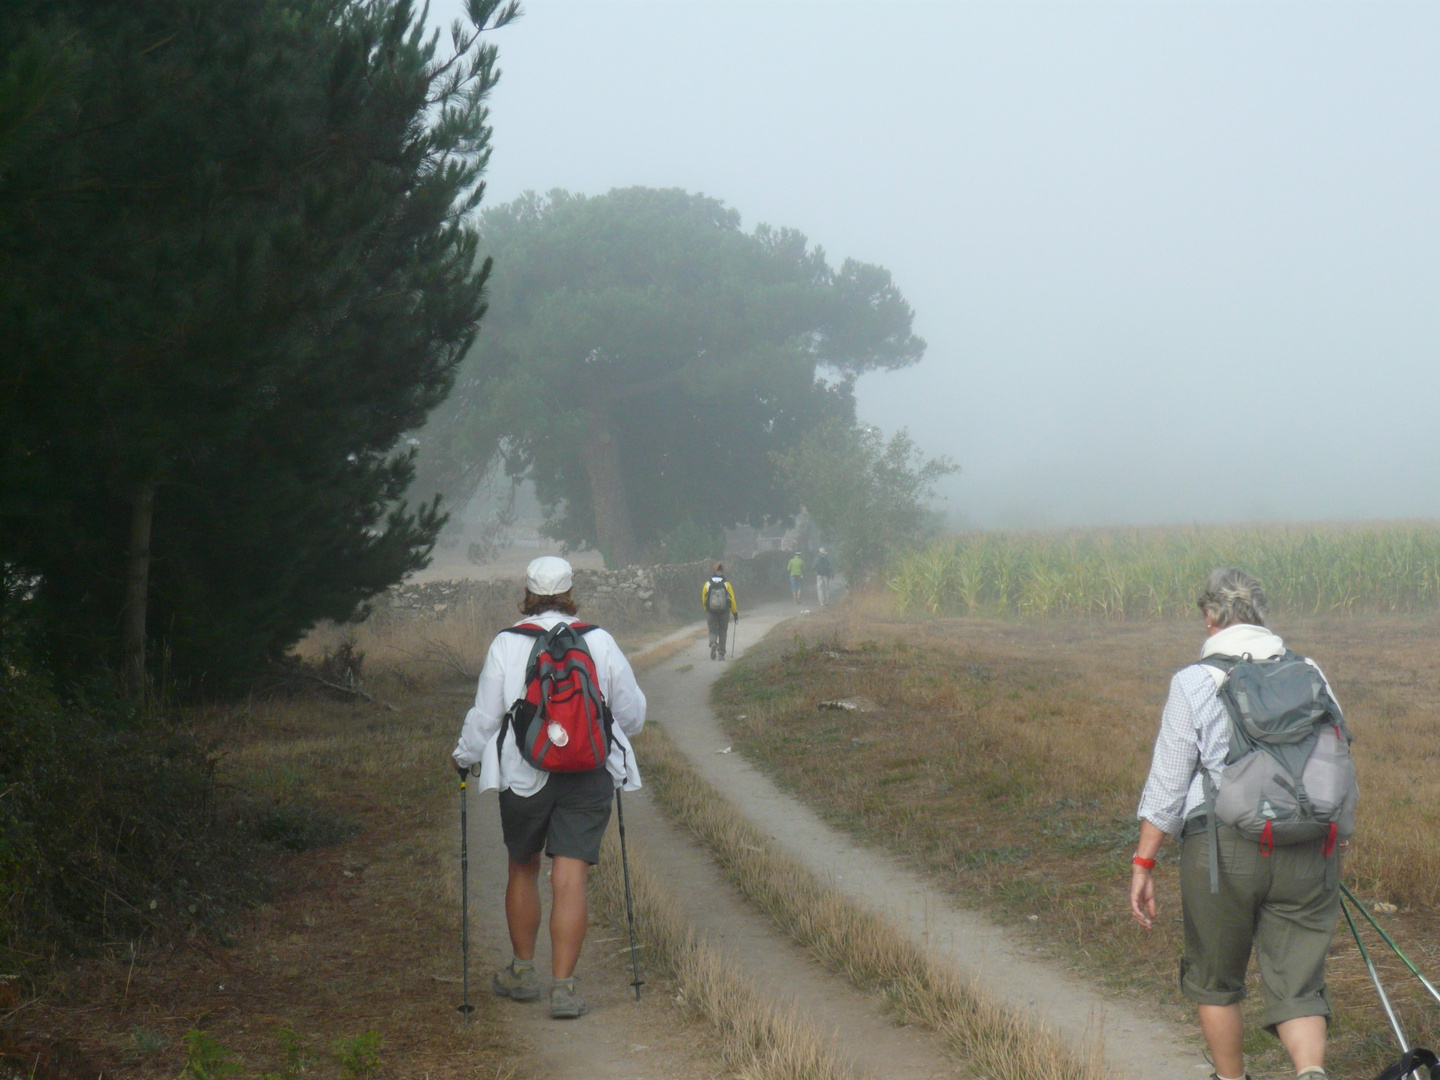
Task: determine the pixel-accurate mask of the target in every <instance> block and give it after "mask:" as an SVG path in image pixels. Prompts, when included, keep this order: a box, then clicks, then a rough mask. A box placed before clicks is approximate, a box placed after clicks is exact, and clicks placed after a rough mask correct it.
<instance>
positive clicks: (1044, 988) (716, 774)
mask: <svg viewBox="0 0 1440 1080" xmlns="http://www.w3.org/2000/svg"><path fill="white" fill-rule="evenodd" d="M793 616H794V609H793V608H792V607H790V606H789V605H774V606H771V607H769V608H763V609H759V610H757V611H754V612H753V613H752V614H751V615H750V616H749V617H748V618H747V619H745V620H744V621H743V622H742V623H741V624H740V625H741V630H742V637H741V646H742V652H743V649H744V647H746V646H748V645H750V644H753V643H754V642H756V641H758V640H759V639H760V638H761V637H763V636H764V635H765V634H766V633H767V632H768V631H769V630H770V629H771V628H773V627H774V626H775V625H776V624H777V623H779V622H782V621H784V620H785V619H788V618H791V617H793ZM722 670H723V665H721V664H717V663H711V662H710V660H709V659H708V654H707V652H706V647H705V644H704V642H703V641H697V642H696V643H695V644H693V645H691V646H689V647H688V648H686V649H684V650H682V651H680V652H677V653H676V654H675V655H674V656H673V657H671V658H669V659H667V660H666V661H664V662H663V663H661V664H659V665H658V666H657V667H655V668H653V669H651V670H650V671H648V672H646V673H645V675H644V676H643V678H642V683H643V685H644V687H645V691H646V694H647V695H648V696H649V701H650V716H651V718H652V720H653V721H655V722H658V723H661V724H663V725H664V727H665V729H666V731H667V732H668V733H669V735H670V736H671V738H672V739H673V740H674V742H675V743H676V745H677V746H678V747H679V748H680V749H681V750H682V751H684V753H685V754H686V755H687V756H688V757H689V758H690V760H691V761H692V763H693V764H694V765H695V767H696V768H697V769H698V770H699V772H700V773H701V775H703V776H704V777H705V778H706V779H707V780H708V781H709V782H710V783H711V784H713V785H714V786H715V787H716V788H717V789H718V790H719V791H720V792H721V793H722V794H723V795H725V796H726V798H728V799H729V800H730V801H731V802H732V803H733V804H734V805H735V806H736V807H739V808H740V809H741V810H742V811H743V812H744V813H745V814H746V815H747V816H748V817H749V818H750V819H751V820H752V821H753V822H755V824H756V825H758V826H759V827H760V828H761V829H762V830H764V831H765V832H767V833H769V834H770V835H771V836H772V837H773V838H774V839H775V840H776V841H778V842H779V843H781V844H783V845H784V846H785V847H786V848H787V849H789V851H790V852H791V853H792V854H793V855H795V856H796V857H798V858H799V859H800V860H801V861H803V862H804V863H805V864H806V865H808V866H809V867H810V868H811V869H812V870H815V871H816V872H818V873H820V874H822V875H825V876H827V877H829V878H831V879H832V880H833V881H834V882H835V884H836V886H838V887H839V888H841V889H842V890H844V891H845V892H846V893H847V894H848V895H850V896H851V897H853V898H854V899H856V900H859V901H861V902H863V903H865V904H866V905H868V906H870V907H871V908H872V909H875V910H879V911H883V912H886V913H888V914H889V915H890V916H891V917H892V918H894V919H895V920H896V921H897V922H898V923H899V924H900V926H902V927H904V928H906V929H908V930H909V932H910V934H911V935H912V937H913V938H914V939H915V940H916V941H917V942H918V943H920V944H921V945H923V946H925V947H926V948H928V949H930V950H931V951H932V952H933V953H934V954H935V955H937V956H939V957H941V958H943V959H946V960H948V961H950V962H952V963H954V964H955V965H956V966H957V967H958V968H960V970H962V971H963V972H965V973H967V974H969V975H971V976H972V977H974V978H975V979H976V980H977V982H979V983H980V985H981V986H982V987H983V988H984V989H985V990H986V991H987V992H989V993H990V994H991V995H993V996H994V997H995V998H997V999H999V1000H1001V1001H1003V1002H1006V1003H1008V1004H1010V1005H1012V1006H1014V1007H1017V1008H1020V1009H1022V1010H1028V1011H1031V1012H1032V1013H1033V1014H1034V1015H1036V1016H1037V1017H1039V1018H1041V1019H1042V1020H1043V1021H1044V1022H1046V1023H1047V1024H1049V1025H1050V1026H1051V1027H1053V1028H1054V1029H1056V1030H1058V1031H1060V1032H1062V1033H1064V1034H1065V1035H1067V1036H1068V1037H1070V1038H1072V1039H1073V1040H1075V1041H1077V1042H1082V1041H1088V1040H1093V1039H1094V1038H1095V1037H1096V1036H1097V1035H1098V1036H1099V1037H1100V1038H1102V1039H1103V1040H1104V1043H1103V1045H1104V1051H1105V1057H1106V1059H1107V1061H1108V1062H1109V1063H1110V1064H1111V1065H1112V1067H1113V1068H1115V1069H1116V1070H1117V1071H1118V1072H1120V1073H1123V1074H1128V1075H1131V1076H1134V1077H1137V1078H1144V1080H1158V1078H1162V1077H1194V1076H1198V1075H1200V1074H1201V1071H1202V1070H1207V1069H1209V1067H1210V1066H1209V1065H1208V1064H1207V1063H1206V1062H1205V1061H1204V1059H1203V1057H1202V1056H1201V1054H1200V1052H1199V1048H1198V1045H1197V1044H1196V1043H1194V1042H1191V1041H1188V1040H1187V1035H1186V1034H1185V1033H1182V1032H1180V1031H1179V1030H1177V1029H1176V1028H1175V1027H1174V1026H1173V1025H1170V1024H1168V1023H1165V1022H1162V1021H1159V1020H1157V1019H1155V1018H1152V1017H1146V1016H1144V1015H1141V1014H1140V1013H1138V1012H1136V1011H1135V1010H1134V1009H1133V1008H1132V1007H1130V1006H1128V1005H1127V1004H1125V1003H1123V1002H1119V1001H1116V1000H1114V999H1111V998H1107V997H1105V996H1104V995H1102V994H1101V993H1099V992H1098V991H1096V990H1095V989H1093V988H1092V987H1090V986H1088V985H1086V984H1084V983H1082V982H1080V981H1079V980H1077V979H1075V978H1074V977H1072V976H1071V975H1069V974H1068V973H1065V972H1063V971H1060V970H1059V969H1057V968H1055V967H1052V966H1050V965H1047V964H1045V963H1042V962H1040V961H1037V960H1036V959H1034V958H1033V955H1026V953H1027V952H1028V951H1029V950H1028V948H1027V947H1026V946H1023V945H1020V944H1017V943H1015V942H1013V941H1011V940H1010V939H1009V937H1008V936H1007V935H1006V934H1005V933H1004V931H1003V930H1002V929H1001V928H999V927H997V926H996V925H995V924H994V923H992V922H990V921H989V920H988V919H986V918H984V917H983V916H981V915H978V914H976V913H974V912H971V911H965V910H962V909H959V908H957V907H955V906H954V904H953V903H952V902H951V900H950V899H949V898H948V897H946V896H945V895H943V894H942V893H941V892H939V890H937V889H936V888H934V886H932V885H930V884H929V883H928V882H926V881H925V880H924V879H923V878H922V877H920V876H919V875H918V874H915V873H913V872H911V871H910V870H908V869H906V868H905V867H903V866H902V865H900V864H899V863H898V862H897V861H895V860H891V859H888V858H886V857H885V856H884V855H882V854H881V853H879V852H877V851H875V850H873V849H870V848H867V847H862V846H860V845H858V844H856V843H855V842H854V841H852V840H851V839H850V838H849V837H847V836H845V835H844V834H842V833H840V832H839V831H837V830H835V829H833V828H831V827H830V826H829V825H827V824H826V823H825V822H824V821H822V820H821V819H820V818H819V817H818V815H816V814H815V813H814V811H812V810H811V809H810V808H809V807H807V806H805V805H804V804H803V803H801V802H800V801H798V800H797V799H795V798H793V797H792V796H790V795H787V794H786V793H784V792H782V791H780V790H779V789H778V788H777V787H776V786H775V785H774V783H772V782H771V781H770V779H769V778H768V777H766V776H764V775H763V774H762V773H760V772H759V771H758V770H757V769H755V768H754V767H753V766H752V765H751V764H750V763H749V762H747V761H746V760H745V759H744V758H743V757H741V755H740V754H738V753H730V754H724V753H720V751H722V750H724V749H725V747H726V746H727V745H728V739H727V738H726V736H725V732H724V730H723V729H722V728H721V726H720V723H719V721H718V719H717V718H716V717H715V715H714V713H713V712H712V710H711V708H710V700H709V689H710V685H711V683H712V682H714V680H715V679H716V678H717V677H718V675H719V674H720V672H721V671H722ZM677 877H678V875H677ZM752 956H753V951H752ZM750 962H752V961H751V960H750V959H747V960H746V963H747V964H748V963H750ZM753 962H755V963H757V964H759V963H760V962H761V961H760V960H759V958H755V959H754V961H753ZM831 978H832V979H834V978H835V977H833V976H831ZM837 981H838V980H837ZM824 1015H825V1014H823V1013H820V1014H816V1019H817V1022H818V1026H820V1027H822V1029H823V1028H824V1027H825V1026H826V1025H825V1021H824ZM877 1075H900V1074H898V1073H896V1072H894V1071H889V1072H881V1073H878V1074H877ZM922 1075H923V1074H922Z"/></svg>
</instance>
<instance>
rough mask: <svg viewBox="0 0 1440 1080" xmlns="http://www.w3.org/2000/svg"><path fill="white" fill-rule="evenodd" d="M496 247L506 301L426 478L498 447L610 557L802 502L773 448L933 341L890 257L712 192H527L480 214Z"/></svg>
mask: <svg viewBox="0 0 1440 1080" xmlns="http://www.w3.org/2000/svg"><path fill="white" fill-rule="evenodd" d="M482 247H483V248H484V250H486V251H487V252H489V253H490V254H492V255H493V256H494V258H495V265H496V275H495V281H494V295H493V298H492V299H493V304H492V309H491V312H490V315H489V316H488V317H487V321H486V329H485V333H484V334H483V335H482V336H481V338H480V339H479V341H478V342H477V345H476V349H475V352H474V355H473V356H472V357H470V358H469V359H468V360H467V362H466V364H465V367H464V368H463V371H462V374H461V377H460V382H459V386H458V388H457V390H456V393H455V394H454V396H453V397H452V399H451V400H450V401H449V402H447V404H446V405H445V407H444V408H443V409H442V410H440V411H439V412H437V414H436V419H435V420H434V421H433V422H432V424H431V426H430V428H428V429H427V430H426V431H425V432H423V433H422V436H421V437H422V439H424V440H425V444H426V449H425V468H424V471H423V472H422V475H421V482H422V483H425V484H431V485H435V487H439V488H442V489H447V490H448V491H450V492H451V493H452V494H455V495H457V496H459V497H462V498H463V497H464V496H465V495H468V494H469V489H470V487H471V485H473V483H474V482H475V481H476V480H478V477H479V475H480V474H481V473H483V470H484V469H485V467H486V466H487V465H488V463H489V462H490V460H491V458H492V457H493V455H494V454H495V453H496V452H497V447H498V448H499V452H500V453H502V454H503V455H504V457H505V460H506V465H507V468H508V469H509V471H510V472H511V474H512V475H514V476H528V477H530V478H531V479H533V481H534V483H535V486H536V490H537V492H538V493H539V495H540V498H541V500H542V502H543V503H544V504H545V505H546V506H547V507H548V508H549V510H550V511H551V517H550V521H549V528H550V531H551V534H552V535H553V536H555V537H556V538H557V539H561V540H564V541H566V542H567V543H569V544H571V545H575V546H579V545H581V544H588V545H590V546H594V547H598V548H599V549H600V550H601V551H603V552H604V555H605V559H606V562H607V563H611V564H620V565H623V564H625V563H629V562H634V561H637V560H638V559H639V558H641V557H642V556H643V555H645V554H646V553H649V554H651V555H653V554H655V553H656V551H657V550H658V548H659V547H660V546H661V544H662V541H663V540H664V538H665V537H666V536H667V535H670V536H675V537H678V536H680V535H682V534H685V535H688V534H691V533H694V532H697V531H698V532H700V533H703V534H706V535H712V536H713V535H718V533H719V531H720V529H721V528H722V527H724V526H728V525H733V524H735V523H737V522H741V521H750V522H752V523H754V524H760V523H761V521H762V520H763V519H765V518H766V517H771V518H777V517H781V518H783V517H785V516H786V515H789V514H793V513H794V511H795V509H796V504H795V501H794V496H793V494H792V493H791V492H790V491H789V490H788V489H787V488H786V487H785V486H784V484H783V483H782V482H781V480H780V477H779V475H778V473H777V470H776V466H775V463H774V458H773V455H774V454H775V453H777V452H782V451H785V450H787V449H789V448H791V447H793V446H795V445H796V444H797V442H798V441H799V439H800V437H801V436H802V435H803V434H804V432H806V431H808V430H811V429H812V428H814V427H815V426H816V425H818V424H821V423H822V422H824V421H826V420H830V419H840V420H848V419H851V418H853V415H854V400H853V393H852V390H853V386H854V381H855V379H856V378H857V377H858V376H859V375H860V374H861V373H863V372H865V371H872V370H883V369H888V368H898V367H903V366H905V365H907V364H911V363H914V362H915V361H916V360H918V359H919V358H920V356H921V354H922V353H923V351H924V348H925V343H924V342H923V341H922V340H920V339H919V338H918V337H916V336H915V335H914V334H913V333H912V332H911V323H912V313H911V310H910V306H909V304H907V303H906V301H905V298H904V297H903V296H902V295H901V294H900V291H899V289H897V288H896V287H895V285H894V284H893V282H892V281H891V279H890V275H889V273H888V272H887V271H886V270H884V269H883V268H881V267H878V266H872V265H867V264H863V263H858V262H855V261H853V260H847V261H846V262H844V263H843V264H842V265H841V266H840V267H839V269H835V268H832V267H831V266H830V265H829V263H828V262H827V261H826V258H825V253H824V252H823V251H822V250H820V249H819V248H816V247H812V246H810V245H809V243H808V242H807V241H806V238H805V237H804V236H803V235H801V234H800V233H798V232H795V231H794V230H790V229H772V228H768V227H766V226H763V225H762V226H760V227H758V228H756V229H755V230H753V231H752V232H745V231H743V230H742V229H741V228H740V217H739V214H738V213H736V212H735V211H734V210H733V209H731V208H729V207H727V206H725V205H724V204H723V203H722V202H720V201H719V200H717V199H712V198H708V197H706V196H703V195H693V194H689V193H687V192H683V191H674V190H670V191H657V190H651V189H646V188H631V189H626V190H620V191H613V192H610V193H609V194H608V195H603V196H598V197H593V198H586V197H583V196H578V195H570V194H567V193H565V192H559V191H557V192H552V193H551V194H549V195H547V196H544V197H539V196H535V195H529V196H526V197H524V198H521V199H519V200H517V201H515V202H513V203H510V204H508V205H505V206H501V207H497V208H495V209H492V210H490V211H488V212H487V213H486V214H485V215H484V216H483V218H482ZM826 376H828V378H827V377H826ZM424 490H433V488H425V489H424Z"/></svg>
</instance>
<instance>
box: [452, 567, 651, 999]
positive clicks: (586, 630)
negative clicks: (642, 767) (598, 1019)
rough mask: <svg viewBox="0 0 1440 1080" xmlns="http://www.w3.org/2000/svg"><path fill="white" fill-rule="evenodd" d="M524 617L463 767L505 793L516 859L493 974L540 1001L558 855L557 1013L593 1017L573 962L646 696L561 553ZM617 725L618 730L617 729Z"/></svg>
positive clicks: (539, 573)
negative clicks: (542, 952)
mask: <svg viewBox="0 0 1440 1080" xmlns="http://www.w3.org/2000/svg"><path fill="white" fill-rule="evenodd" d="M520 612H521V614H522V615H523V616H524V617H523V618H522V619H521V620H520V621H519V622H518V623H516V624H515V625H514V626H511V627H507V628H506V629H505V630H502V631H501V632H500V633H498V634H496V635H495V640H494V641H492V642H491V643H490V651H489V653H488V654H487V655H486V657H485V666H484V668H483V669H482V670H481V672H480V684H479V687H478V689H477V690H476V692H475V707H474V708H473V709H471V710H470V711H469V712H468V713H467V714H466V715H465V724H464V727H463V728H462V729H461V731H460V741H459V743H458V744H457V745H456V747H455V753H454V755H453V756H454V760H455V766H456V768H458V769H459V770H461V771H462V772H464V771H465V770H467V769H473V767H474V766H475V765H477V764H478V765H479V767H480V790H482V791H486V790H488V789H490V788H498V789H499V790H500V827H501V831H502V833H503V834H504V837H505V847H506V848H507V849H508V851H509V854H510V877H509V882H508V883H507V885H506V887H505V921H506V923H507V925H508V926H509V928H510V943H511V946H512V947H513V949H514V958H513V959H512V960H511V961H510V962H509V963H508V964H506V965H505V966H504V967H502V968H501V969H500V970H499V971H497V972H496V973H495V977H494V979H493V980H492V982H491V988H492V989H493V990H494V992H495V993H496V994H498V995H499V996H501V997H508V998H512V999H514V1000H515V1001H534V1000H535V999H536V998H538V997H539V996H540V981H539V978H538V976H537V975H536V973H535V940H536V938H537V937H538V935H539V933H540V854H541V852H542V851H543V852H544V853H545V854H546V855H548V856H549V857H550V859H551V864H550V884H551V888H552V890H553V892H554V899H553V902H552V905H551V909H550V953H551V959H550V970H551V974H552V975H553V976H554V982H553V984H552V986H551V989H550V1015H551V1016H552V1017H554V1018H556V1019H568V1018H572V1017H576V1016H580V1015H582V1014H584V1012H585V1002H584V1000H583V999H582V998H581V997H580V996H579V994H578V993H577V992H576V989H575V965H576V962H577V961H578V960H579V959H580V946H581V945H582V944H583V943H584V941H585V926H586V921H587V918H588V911H587V908H586V901H585V883H586V881H587V879H588V877H589V874H590V867H592V866H594V865H595V864H596V863H597V862H599V861H600V838H601V837H602V836H603V835H604V833H605V827H606V825H608V824H609V822H610V802H611V800H612V799H613V798H614V794H615V789H616V787H619V786H621V785H623V786H624V789H625V790H626V791H634V790H635V789H637V788H638V787H639V786H640V772H639V770H638V769H637V768H636V766H635V755H634V753H633V752H632V751H631V749H630V740H629V736H634V735H637V734H639V732H640V729H641V728H642V727H644V726H645V695H644V694H643V693H642V692H641V690H640V687H639V686H637V685H636V683H635V674H634V672H632V671H631V670H630V662H629V661H628V660H626V659H625V655H624V653H622V652H621V651H620V647H619V646H618V645H616V644H615V639H614V638H612V637H611V636H610V635H609V634H608V633H606V632H605V631H604V630H601V629H600V628H599V627H595V626H588V625H586V624H585V623H582V622H580V621H579V620H578V619H576V618H575V597H574V593H573V591H572V589H571V571H570V564H569V563H568V562H566V561H565V560H564V559H560V558H556V557H555V556H553V555H546V556H542V557H541V558H538V559H536V560H535V561H534V562H532V563H531V564H530V566H529V568H528V569H527V570H526V572H525V599H524V601H523V602H522V604H521V605H520ZM612 721H613V723H612Z"/></svg>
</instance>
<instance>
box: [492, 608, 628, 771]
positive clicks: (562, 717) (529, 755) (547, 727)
mask: <svg viewBox="0 0 1440 1080" xmlns="http://www.w3.org/2000/svg"><path fill="white" fill-rule="evenodd" d="M594 629H595V627H594V626H591V625H588V624H586V623H567V622H558V623H556V624H555V625H554V626H553V627H551V628H550V629H549V630H546V629H545V628H543V627H540V626H536V625H534V624H533V623H519V624H517V625H515V626H510V627H506V629H505V630H504V631H503V632H504V633H510V634H523V635H525V636H526V637H532V638H534V639H535V647H534V648H533V649H531V650H530V661H529V663H528V664H527V665H526V667H525V694H524V696H523V697H520V698H517V699H516V701H515V703H514V704H513V705H511V706H510V711H509V712H507V713H506V714H505V719H504V721H503V722H502V723H501V726H500V739H499V742H498V743H497V750H498V749H503V748H504V746H505V736H506V735H507V734H508V733H509V732H510V731H512V730H513V731H514V733H515V744H516V746H517V748H518V749H519V751H520V756H521V757H522V758H524V759H525V760H526V761H527V762H529V763H530V764H531V765H533V766H534V767H535V768H537V769H541V770H543V771H545V772H589V771H591V770H592V769H599V768H602V767H603V766H604V765H605V759H606V758H607V757H608V756H609V754H610V741H611V728H612V726H613V723H614V721H613V720H612V718H611V715H610V707H609V706H608V705H606V704H605V697H604V695H603V694H601V692H600V679H599V673H598V672H597V671H596V669H595V659H594V657H592V656H591V655H590V649H589V648H588V647H587V646H586V644H585V635H586V634H588V633H589V632H590V631H591V630H594Z"/></svg>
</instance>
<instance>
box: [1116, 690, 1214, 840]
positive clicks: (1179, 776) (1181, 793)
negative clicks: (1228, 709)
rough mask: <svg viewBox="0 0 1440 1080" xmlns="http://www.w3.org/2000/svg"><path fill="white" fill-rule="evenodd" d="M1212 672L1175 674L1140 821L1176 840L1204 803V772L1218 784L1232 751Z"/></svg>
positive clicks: (1141, 806)
mask: <svg viewBox="0 0 1440 1080" xmlns="http://www.w3.org/2000/svg"><path fill="white" fill-rule="evenodd" d="M1213 670H1214V669H1213V668H1210V667H1202V666H1201V665H1200V664H1191V665H1190V666H1189V667H1187V668H1181V669H1180V670H1179V671H1178V672H1176V673H1175V677H1174V678H1173V679H1171V680H1170V697H1169V698H1168V699H1167V700H1166V702H1165V711H1164V712H1163V713H1162V714H1161V716H1160V734H1159V736H1158V737H1157V738H1156V739H1155V756H1154V757H1153V758H1152V759H1151V761H1150V776H1149V779H1147V780H1146V781H1145V792H1144V794H1142V795H1141V796H1140V809H1139V810H1138V811H1136V817H1140V818H1144V819H1145V820H1146V821H1148V822H1150V823H1151V824H1152V825H1154V826H1155V827H1156V828H1158V829H1160V830H1161V831H1162V832H1166V833H1169V834H1170V835H1171V836H1175V835H1177V834H1178V833H1179V832H1180V826H1181V825H1183V824H1184V823H1185V819H1186V818H1187V817H1189V816H1190V815H1191V814H1192V813H1194V812H1195V811H1196V810H1198V809H1199V808H1200V807H1201V806H1203V805H1204V803H1205V785H1204V782H1203V781H1202V780H1201V775H1200V770H1199V766H1200V765H1204V766H1205V769H1206V770H1207V771H1208V772H1209V773H1210V779H1211V780H1212V781H1214V782H1215V783H1216V784H1218V783H1219V782H1220V770H1222V769H1223V768H1224V767H1225V755H1226V754H1227V753H1229V751H1230V720H1229V717H1227V716H1226V715H1225V706H1224V705H1223V704H1221V702H1220V699H1219V698H1218V697H1216V695H1215V678H1214V676H1212V675H1211V674H1210V672H1211V671H1213Z"/></svg>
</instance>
